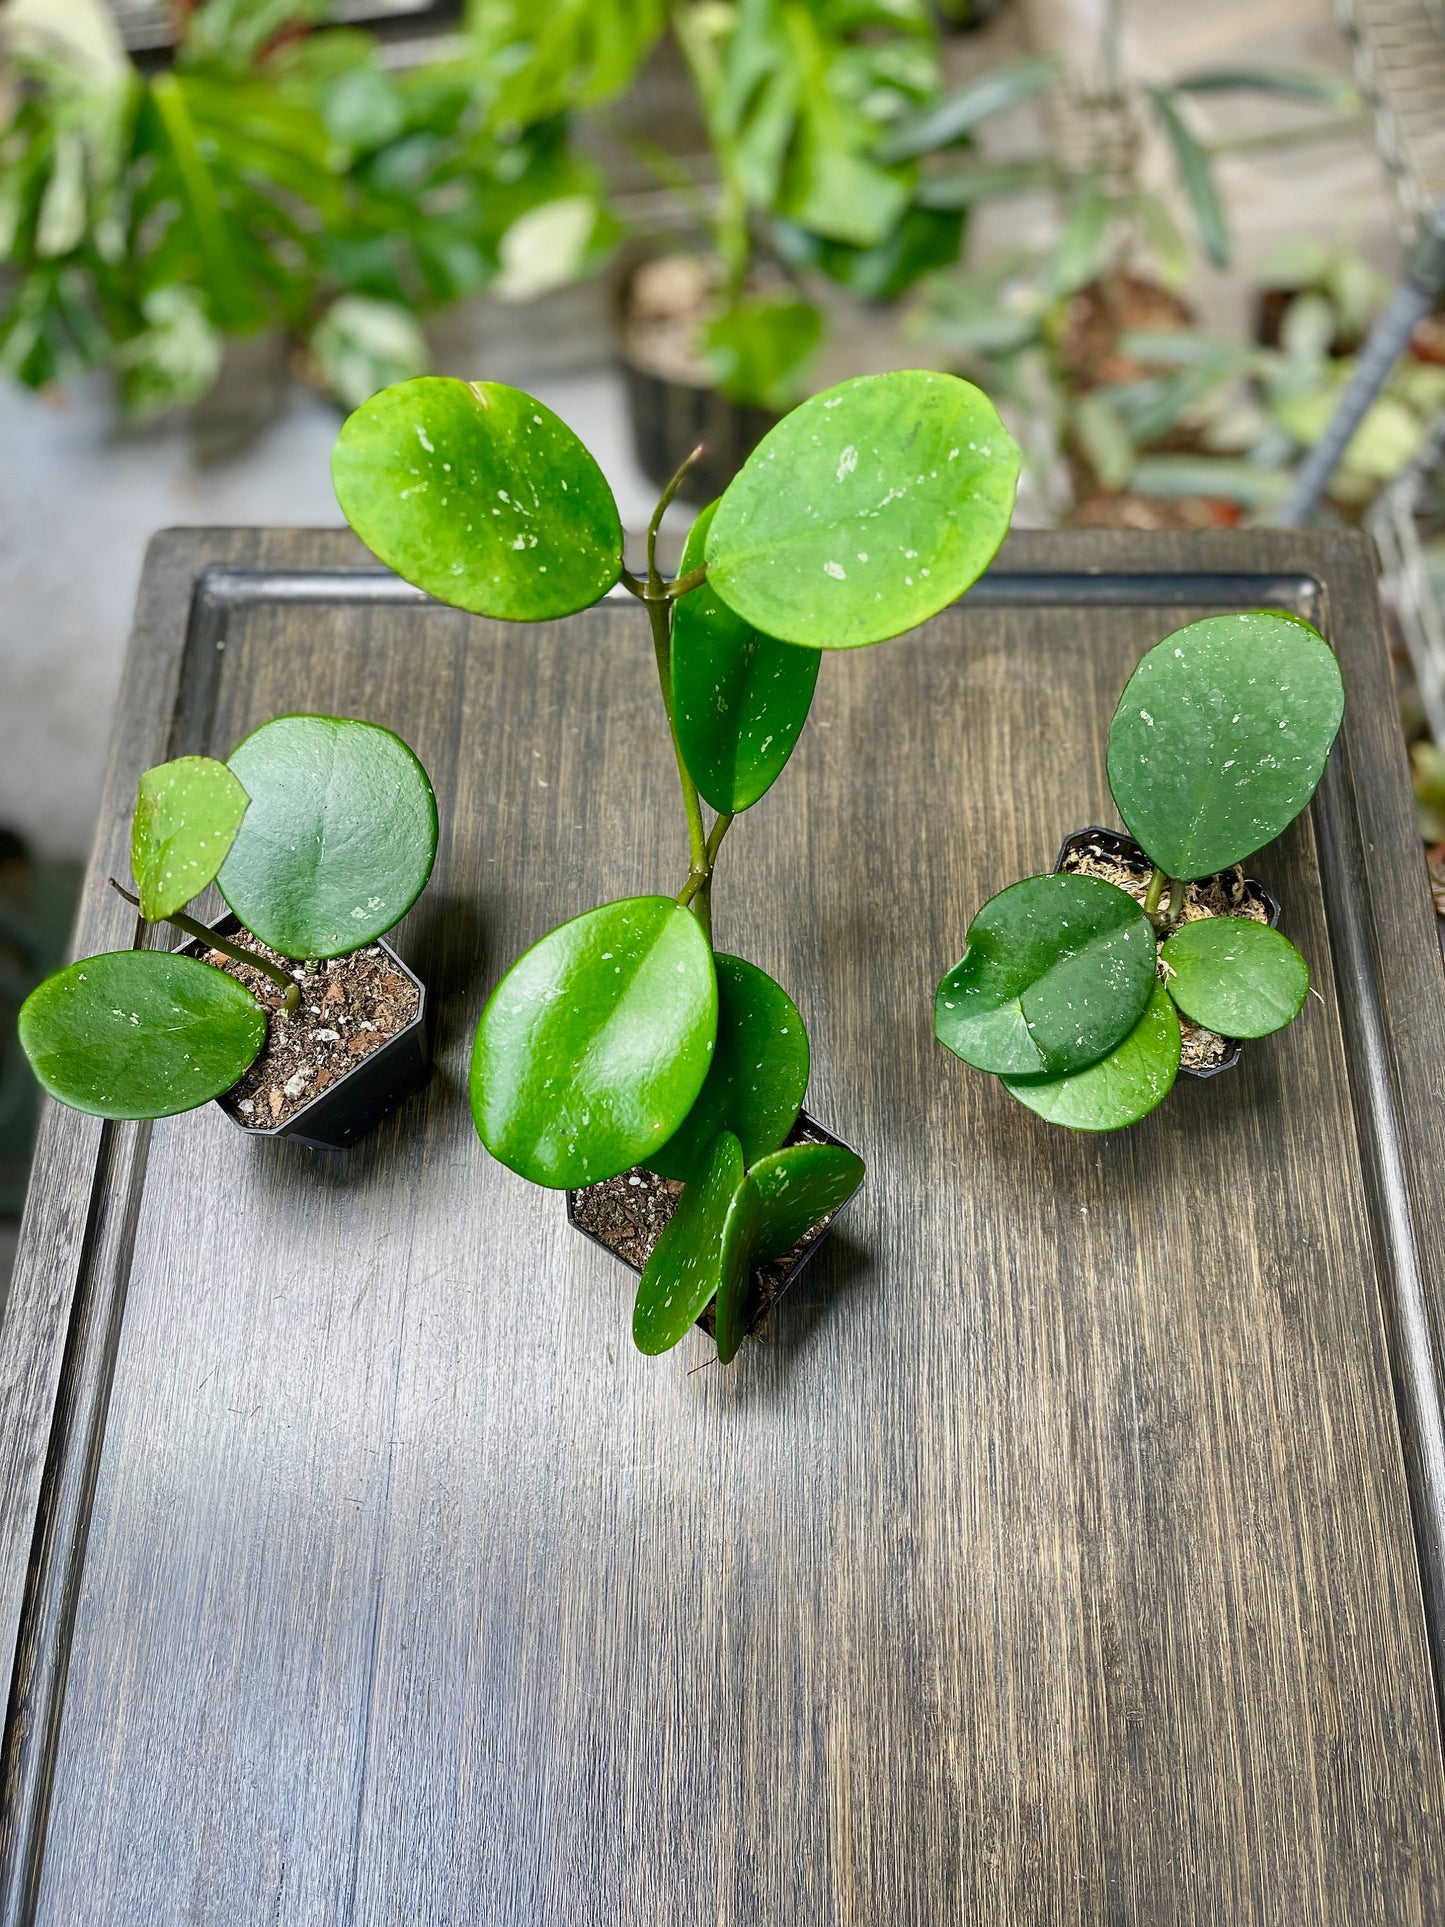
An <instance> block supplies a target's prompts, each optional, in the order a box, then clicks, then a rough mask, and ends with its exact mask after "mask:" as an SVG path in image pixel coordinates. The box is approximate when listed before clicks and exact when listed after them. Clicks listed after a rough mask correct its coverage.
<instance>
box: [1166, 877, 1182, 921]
mask: <svg viewBox="0 0 1445 1927" xmlns="http://www.w3.org/2000/svg"><path fill="white" fill-rule="evenodd" d="M1183 909H1184V879H1183V877H1171V878H1170V879H1169V912H1168V916H1169V922H1170V923H1178V921H1179V918H1180V915H1181V913H1182V911H1183Z"/></svg>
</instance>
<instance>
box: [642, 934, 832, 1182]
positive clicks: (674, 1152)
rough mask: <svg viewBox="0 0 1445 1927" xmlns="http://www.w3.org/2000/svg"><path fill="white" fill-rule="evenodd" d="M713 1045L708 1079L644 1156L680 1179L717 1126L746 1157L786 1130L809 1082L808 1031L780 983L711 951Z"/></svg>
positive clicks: (702, 1156)
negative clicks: (675, 1126) (676, 1124)
mask: <svg viewBox="0 0 1445 1927" xmlns="http://www.w3.org/2000/svg"><path fill="white" fill-rule="evenodd" d="M713 963H714V965H715V966H716V969H717V1048H716V1050H715V1051H714V1052H713V1060H712V1068H711V1070H709V1072H708V1074H707V1082H706V1083H705V1084H704V1085H703V1087H702V1090H701V1091H700V1092H699V1093H698V1099H697V1102H696V1103H695V1104H694V1105H693V1107H692V1109H691V1110H690V1111H689V1112H688V1114H687V1116H686V1117H685V1118H684V1119H683V1121H682V1126H681V1128H680V1129H679V1130H678V1131H676V1132H675V1133H674V1135H673V1136H672V1137H671V1138H669V1139H668V1141H667V1143H666V1144H664V1145H663V1146H662V1147H661V1149H660V1150H658V1151H656V1152H655V1153H654V1154H653V1155H652V1156H651V1157H649V1158H648V1160H647V1165H648V1169H649V1170H652V1171H657V1172H660V1173H661V1175H662V1176H663V1177H665V1178H681V1179H683V1180H684V1182H686V1181H688V1180H689V1179H692V1178H695V1177H697V1176H699V1175H700V1173H701V1170H702V1167H703V1166H704V1165H705V1164H706V1162H707V1160H708V1157H709V1155H710V1154H711V1151H712V1146H713V1140H714V1139H715V1138H716V1137H717V1134H718V1132H719V1131H731V1132H732V1133H733V1135H734V1136H735V1137H736V1138H737V1139H738V1142H739V1143H740V1144H741V1145H742V1147H743V1156H744V1158H745V1159H746V1160H747V1162H748V1163H749V1164H751V1163H752V1162H753V1160H754V1159H755V1158H760V1157H762V1155H763V1154H764V1152H766V1151H771V1150H774V1149H775V1148H776V1147H777V1146H778V1145H779V1144H781V1143H782V1141H783V1139H784V1138H785V1137H786V1136H787V1135H788V1133H789V1131H791V1130H792V1128H793V1125H794V1124H795V1123H796V1122H797V1117H798V1112H799V1111H800V1110H801V1109H802V1105H803V1098H804V1096H805V1095H806V1093H807V1089H808V1033H807V1031H806V1030H805V1029H804V1027H803V1020H802V1018H801V1017H800V1016H799V1014H798V1006H797V1005H796V1004H795V1003H794V1002H793V1000H792V998H791V997H790V996H789V995H788V993H787V991H786V990H784V989H783V987H782V985H781V984H777V983H774V981H773V979H772V978H771V977H770V976H769V975H768V974H767V972H766V971H765V970H759V969H758V967H757V965H756V964H750V963H747V962H745V961H744V960H743V958H741V957H729V956H728V955H726V953H724V952H721V951H720V952H718V953H717V954H715V956H714V958H713Z"/></svg>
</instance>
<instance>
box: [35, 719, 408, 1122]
mask: <svg viewBox="0 0 1445 1927" xmlns="http://www.w3.org/2000/svg"><path fill="white" fill-rule="evenodd" d="M436 842H437V813H436V801H435V798H434V797H433V795H432V789H431V784H430V782H429V781H428V779H427V775H426V771H425V770H424V769H423V768H422V766H421V764H420V762H418V760H417V758H416V757H415V756H414V755H413V754H412V752H411V750H410V749H408V747H407V746H406V744H405V743H403V742H402V741H401V739H400V737H398V736H394V735H393V734H392V732H391V731H390V730H387V729H382V728H379V727H378V726H377V725H375V724H372V723H361V722H354V721H351V720H349V719H344V718H338V717H331V716H284V717H278V718H276V719H275V720H274V721H272V722H270V723H266V724H263V725H262V727H261V728H260V729H258V730H255V731H254V732H253V733H252V734H251V735H250V736H248V737H247V738H246V739H245V741H244V742H243V743H241V745H240V746H239V747H238V748H237V750H236V751H235V753H234V754H233V755H232V757H231V758H230V761H229V763H221V762H217V761H215V760H214V759H212V758H210V757H201V756H187V757H179V758H177V759H176V760H175V761H173V762H170V763H164V764H162V765H160V767H159V768H157V769H153V770H148V771H147V772H146V773H145V774H144V775H143V776H142V778H141V780H140V786H139V794H138V797H137V802H136V812H135V818H134V821H133V824H132V831H131V868H132V871H133V872H134V875H135V879H136V883H137V886H138V890H139V896H140V907H141V913H142V915H143V916H145V917H146V918H147V919H149V920H158V919H163V918H166V917H169V916H173V915H175V914H176V913H177V912H179V911H181V910H183V909H184V906H185V905H186V904H188V903H189V902H190V901H191V900H192V898H194V897H195V896H197V895H198V894H199V893H200V892H201V891H202V890H204V889H206V888H207V886H208V885H210V884H211V883H213V882H215V883H217V884H218V885H219V888H220V890H221V893H222V895H223V896H224V898H225V899H226V902H227V903H228V904H229V906H230V908H231V909H232V911H233V912H234V913H235V914H236V916H237V917H238V918H239V919H240V922H241V923H242V925H243V926H244V927H245V928H246V929H247V930H249V931H251V932H252V933H253V934H254V935H255V936H257V937H259V938H260V940H261V941H262V942H263V943H264V944H266V945H268V946H269V947H270V948H271V949H272V950H274V951H276V952H278V953H279V954H280V955H281V956H283V957H291V958H300V959H317V958H323V957H335V956H341V955H343V954H344V953H346V952H348V951H351V950H355V949H358V948H360V947H361V946H362V945H364V944H367V943H370V942H372V941H373V940H374V939H375V938H376V937H378V936H380V935H381V934H382V933H383V932H384V931H386V930H389V929H390V928H391V927H392V925H393V924H394V923H396V922H397V921H398V919H399V918H400V917H402V916H404V915H405V913H406V911H407V910H409V909H410V907H411V905H412V904H413V903H414V902H415V901H416V898H417V897H418V896H419V895H420V894H421V891H422V889H423V887H424V886H425V884H426V881H427V878H428V876H429V875H430V873H431V867H432V862H433V859H434V857H435V854H436ZM266 1021H267V1020H266V1011H265V1008H264V1006H263V1005H262V1004H261V1003H260V1001H259V1000H258V999H257V998H256V997H254V996H252V994H251V992H250V991H249V990H247V989H246V988H245V986H244V985H242V984H240V983H239V982H237V981H236V979H235V978H234V977H232V976H230V975H228V974H227V973H226V972H224V971H222V970H218V969H215V968H213V967H211V966H210V965H209V964H205V963H202V962H200V961H199V960H198V959H196V958H193V957H189V956H185V955H181V954H177V953H174V952H171V951H164V950H122V951H112V952H107V953H104V954H102V955H100V956H96V957H87V958H83V959H82V960H81V961H80V962H78V963H75V964H71V965H70V966H68V968H66V969H65V970H62V971H58V972H57V973H56V974H55V975H54V976H53V977H50V978H47V980H46V981H45V983H43V984H42V985H41V986H40V987H39V988H38V989H37V990H35V991H34V992H32V993H31V996H30V997H29V998H28V999H27V1000H26V1003H25V1005H24V1007H23V1008H22V1010H21V1013H20V1023H19V1029H20V1038H21V1042H22V1045H23V1046H24V1049H25V1051H26V1054H27V1056H28V1057H29V1058H30V1061H31V1063H32V1065H33V1066H34V1069H35V1072H36V1075H37V1077H38V1078H39V1080H40V1082H41V1084H42V1085H43V1086H44V1087H45V1089H46V1090H48V1091H49V1092H50V1093H51V1094H52V1095H53V1096H55V1097H58V1098H59V1099H60V1100H61V1102H63V1103H66V1104H69V1105H71V1106H72V1107H73V1108H74V1109H77V1110H83V1111H89V1112H91V1113H94V1114H97V1115H100V1116H102V1117H112V1118H141V1117H167V1116H171V1115H173V1114H174V1113H176V1112H179V1111H186V1110H192V1109H194V1108H195V1107H196V1106H197V1105H199V1104H204V1103H206V1102H208V1101H209V1100H210V1099H211V1098H213V1097H217V1096H219V1095H220V1094H221V1093H222V1092H223V1091H226V1090H229V1089H230V1088H231V1086H232V1085H233V1084H235V1083H236V1081H237V1080H238V1078H240V1077H241V1076H242V1074H243V1073H244V1072H245V1070H246V1069H247V1067H248V1066H249V1065H250V1064H251V1062H252V1061H253V1060H254V1058H255V1057H256V1055H257V1053H258V1052H259V1050H260V1049H261V1046H262V1045H263V1043H264V1042H265V1038H266Z"/></svg>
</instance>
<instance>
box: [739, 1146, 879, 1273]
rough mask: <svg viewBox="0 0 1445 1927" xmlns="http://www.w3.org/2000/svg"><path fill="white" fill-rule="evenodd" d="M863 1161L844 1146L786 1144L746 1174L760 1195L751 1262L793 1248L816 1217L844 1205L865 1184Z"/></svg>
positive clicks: (777, 1255)
mask: <svg viewBox="0 0 1445 1927" xmlns="http://www.w3.org/2000/svg"><path fill="white" fill-rule="evenodd" d="M864 1168H865V1167H864V1164H863V1160H862V1158H860V1157H859V1156H858V1154H857V1152H856V1151H850V1150H848V1148H847V1147H846V1145H842V1144H787V1145H784V1147H783V1149H782V1150H781V1151H773V1152H771V1153H770V1154H769V1155H768V1156H767V1157H765V1158H759V1159H758V1161H757V1163H756V1164H755V1165H754V1166H753V1168H752V1170H751V1171H749V1172H748V1182H749V1184H751V1185H752V1186H753V1188H754V1190H755V1191H756V1192H757V1194H758V1229H757V1236H756V1240H755V1243H754V1248H753V1262H754V1263H755V1264H764V1263H766V1261H767V1260H768V1259H769V1258H780V1257H781V1256H782V1255H783V1253H784V1252H785V1251H791V1250H792V1248H793V1246H794V1245H795V1244H796V1243H797V1242H798V1240H799V1238H801V1237H802V1236H803V1234H804V1232H806V1231H811V1230H812V1228H813V1226H814V1225H815V1224H816V1223H817V1222H818V1220H819V1219H820V1218H825V1217H827V1215H828V1213H829V1212H830V1211H836V1210H837V1209H838V1207H839V1205H841V1204H846V1202H847V1201H848V1199H849V1198H851V1197H852V1195H853V1193H854V1192H855V1191H856V1190H857V1189H858V1186H859V1185H860V1184H861V1183H862V1182H863V1177H864Z"/></svg>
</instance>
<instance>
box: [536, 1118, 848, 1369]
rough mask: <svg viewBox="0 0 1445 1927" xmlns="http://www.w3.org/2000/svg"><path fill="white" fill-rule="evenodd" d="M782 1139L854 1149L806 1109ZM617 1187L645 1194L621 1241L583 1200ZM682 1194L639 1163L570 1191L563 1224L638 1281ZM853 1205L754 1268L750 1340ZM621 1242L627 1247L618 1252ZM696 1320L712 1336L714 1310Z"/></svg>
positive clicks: (598, 1197) (676, 1186)
mask: <svg viewBox="0 0 1445 1927" xmlns="http://www.w3.org/2000/svg"><path fill="white" fill-rule="evenodd" d="M786 1141H787V1143H789V1144H836V1145H839V1146H841V1147H842V1149H844V1150H845V1151H851V1150H852V1149H853V1147H852V1145H850V1144H847V1143H845V1142H844V1140H843V1139H842V1138H840V1137H835V1136H834V1135H833V1133H832V1132H831V1131H829V1130H827V1129H825V1127H824V1126H823V1125H821V1124H819V1122H818V1121H817V1119H816V1118H814V1117H810V1116H809V1114H808V1113H807V1111H802V1112H800V1113H799V1115H798V1121H797V1123H796V1124H795V1125H794V1126H793V1128H792V1130H791V1131H790V1132H789V1134H788V1137H787V1140H786ZM618 1187H621V1188H622V1190H623V1193H624V1195H625V1194H626V1193H628V1192H639V1193H643V1194H645V1195H644V1198H643V1209H644V1210H645V1213H646V1216H645V1222H642V1223H639V1225H638V1226H637V1229H636V1230H635V1231H634V1232H633V1233H631V1234H630V1235H629V1236H628V1237H627V1238H626V1240H625V1241H624V1240H623V1239H618V1240H617V1241H616V1242H612V1241H609V1239H608V1238H607V1237H605V1236H604V1235H603V1234H602V1231H601V1229H600V1228H599V1229H594V1228H593V1225H591V1224H588V1223H587V1222H586V1219H587V1218H588V1217H589V1216H594V1223H595V1224H597V1225H599V1226H600V1222H601V1219H600V1213H597V1214H595V1215H594V1214H593V1213H589V1211H588V1201H589V1200H596V1201H598V1202H600V1201H601V1200H602V1199H603V1197H605V1196H606V1194H608V1193H611V1194H612V1195H613V1196H615V1195H616V1189H617V1188H618ZM681 1195H682V1186H681V1185H680V1184H677V1183H675V1182H673V1181H672V1180H671V1179H669V1178H660V1177H658V1176H657V1175H656V1173H654V1172H652V1171H648V1170H647V1169H645V1168H644V1167H643V1166H641V1165H639V1166H638V1167H637V1168H636V1169H635V1170H632V1171H624V1172H623V1173H622V1175H621V1176H620V1177H616V1178H608V1179H607V1180H605V1182H603V1183H602V1184H593V1185H588V1186H587V1188H586V1189H585V1190H582V1191H569V1192H568V1193H567V1222H568V1224H570V1225H571V1227H572V1229H573V1230H574V1231H580V1232H581V1234H582V1236H583V1237H584V1238H587V1239H590V1241H591V1242H592V1243H593V1244H595V1245H598V1246H600V1248H601V1249H602V1250H603V1251H605V1252H606V1253H607V1254H608V1256H609V1257H612V1258H616V1259H617V1260H618V1262H619V1263H621V1264H624V1265H626V1266H627V1268H628V1270H629V1271H632V1272H635V1273H636V1274H637V1275H638V1276H639V1277H640V1276H641V1274H642V1269H643V1266H644V1265H645V1264H646V1263H647V1260H648V1258H649V1257H650V1256H651V1254H652V1248H653V1246H654V1245H655V1244H656V1243H657V1240H658V1239H659V1238H660V1237H661V1235H662V1232H663V1229H664V1227H665V1226H666V1224H667V1222H668V1220H669V1219H670V1218H671V1216H672V1214H673V1212H674V1211H675V1210H676V1208H677V1201H678V1199H679V1198H680V1197H681ZM853 1196H854V1197H856V1196H857V1193H856V1192H854V1193H853ZM852 1201H853V1198H852V1197H850V1198H847V1199H845V1200H844V1202H843V1203H842V1204H840V1205H839V1207H838V1209H837V1210H836V1211H832V1212H829V1214H828V1216H827V1217H826V1218H822V1219H820V1220H819V1222H818V1223H817V1224H815V1225H814V1226H813V1228H812V1229H811V1230H810V1231H808V1232H807V1233H806V1234H805V1235H804V1236H803V1237H802V1238H800V1239H799V1240H798V1242H797V1244H795V1245H794V1246H793V1248H792V1250H791V1251H785V1252H784V1253H783V1255H782V1257H781V1258H774V1259H771V1260H769V1262H768V1263H767V1264H764V1265H759V1266H758V1267H757V1268H756V1269H755V1270H754V1272H753V1302H752V1304H751V1306H750V1307H749V1311H748V1319H747V1332H748V1336H749V1337H750V1338H751V1337H752V1336H753V1335H754V1334H755V1333H756V1332H757V1330H758V1328H759V1326H760V1325H761V1324H762V1323H763V1320H764V1319H765V1318H766V1317H767V1315H768V1313H769V1312H770V1311H772V1309H773V1307H774V1306H775V1305H776V1304H777V1302H778V1300H779V1299H780V1298H781V1297H782V1295H783V1293H784V1292H785V1291H787V1290H788V1289H789V1287H790V1286H791V1285H792V1284H793V1282H794V1280H795V1279H796V1278H797V1277H798V1276H799V1274H800V1273H801V1271H802V1270H803V1267H804V1266H805V1265H806V1264H807V1263H808V1262H809V1260H810V1259H811V1258H812V1257H813V1255H814V1253H815V1252H816V1251H817V1250H818V1249H819V1248H820V1246H821V1245H822V1244H823V1241H824V1239H825V1238H826V1237H827V1235H828V1233H829V1232H830V1231H831V1230H832V1228H833V1226H834V1224H835V1223H836V1222H837V1220H838V1218H839V1217H840V1216H841V1215H842V1213H843V1212H844V1211H846V1210H847V1208H848V1205H849V1204H851V1203H852ZM624 1242H626V1244H627V1245H628V1246H629V1249H626V1250H624V1249H622V1248H621V1246H622V1244H623V1243H624ZM697 1322H698V1324H699V1325H700V1326H701V1327H702V1329H703V1330H704V1331H705V1332H707V1333H708V1334H709V1335H711V1334H712V1331H713V1307H712V1305H711V1304H709V1305H708V1307H707V1309H706V1310H705V1311H704V1312H703V1314H702V1316H701V1317H700V1318H699V1319H698V1321H697Z"/></svg>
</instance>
